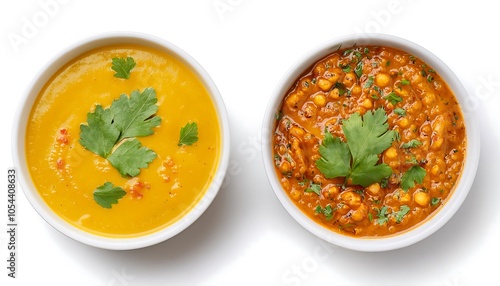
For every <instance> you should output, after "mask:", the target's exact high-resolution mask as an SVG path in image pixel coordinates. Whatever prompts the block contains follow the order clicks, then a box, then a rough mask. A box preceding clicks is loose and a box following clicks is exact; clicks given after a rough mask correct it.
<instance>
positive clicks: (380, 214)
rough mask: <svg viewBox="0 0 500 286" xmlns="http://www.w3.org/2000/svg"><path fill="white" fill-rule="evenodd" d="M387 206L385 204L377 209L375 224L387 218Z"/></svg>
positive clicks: (381, 223) (383, 222)
mask: <svg viewBox="0 0 500 286" xmlns="http://www.w3.org/2000/svg"><path fill="white" fill-rule="evenodd" d="M387 208H388V207H387V206H383V207H382V208H381V209H377V221H376V222H377V224H379V225H383V224H385V223H386V222H387V221H388V220H389V218H388V215H387Z"/></svg>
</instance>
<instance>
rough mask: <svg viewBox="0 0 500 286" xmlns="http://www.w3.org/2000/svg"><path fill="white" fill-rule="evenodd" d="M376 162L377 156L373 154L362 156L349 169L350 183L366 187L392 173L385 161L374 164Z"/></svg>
mask: <svg viewBox="0 0 500 286" xmlns="http://www.w3.org/2000/svg"><path fill="white" fill-rule="evenodd" d="M377 162H378V156H377V155H375V154H371V155H368V156H366V157H364V158H363V159H362V160H361V161H360V162H359V163H358V164H357V165H356V166H354V167H353V169H352V171H351V175H350V178H351V180H352V183H353V184H354V185H361V186H363V187H368V186H369V185H371V184H373V183H375V182H380V181H382V179H384V178H387V177H389V176H390V175H391V174H392V169H391V167H389V165H387V164H385V163H382V164H378V165H376V164H377Z"/></svg>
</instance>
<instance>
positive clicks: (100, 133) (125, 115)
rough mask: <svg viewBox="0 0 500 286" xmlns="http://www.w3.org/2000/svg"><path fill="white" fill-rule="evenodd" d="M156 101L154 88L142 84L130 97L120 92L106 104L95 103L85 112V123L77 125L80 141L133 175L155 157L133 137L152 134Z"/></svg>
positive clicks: (155, 123)
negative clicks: (141, 89)
mask: <svg viewBox="0 0 500 286" xmlns="http://www.w3.org/2000/svg"><path fill="white" fill-rule="evenodd" d="M156 102H157V98H156V92H155V90H154V89H153V88H146V89H145V90H144V91H143V92H142V93H140V92H139V91H133V92H132V93H131V95H130V97H128V96H127V95H124V94H122V95H121V96H120V98H119V99H117V100H115V101H113V103H112V104H111V107H110V108H106V109H104V108H103V107H102V106H101V105H97V106H96V108H95V110H94V112H89V113H88V114H87V124H82V125H80V140H79V142H80V144H81V145H82V146H83V147H84V148H86V149H87V150H89V151H91V152H93V153H95V154H97V155H99V156H101V157H103V158H105V159H107V160H108V161H109V162H110V163H111V165H113V167H115V168H116V169H117V170H118V171H119V172H120V174H121V175H122V176H124V177H125V176H132V177H134V176H137V175H138V174H139V172H140V171H139V169H140V168H146V167H147V166H148V164H149V163H151V161H153V160H154V159H155V158H156V153H154V152H153V151H152V150H150V149H148V148H145V147H141V144H140V142H139V141H138V140H137V139H135V137H141V136H148V135H151V134H153V133H154V131H153V128H154V127H156V126H158V125H160V123H161V118H160V117H158V116H156V115H155V113H156V111H157V110H158V106H157V105H156ZM124 139H127V140H124ZM128 139H130V140H128Z"/></svg>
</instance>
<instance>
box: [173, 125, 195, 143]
mask: <svg viewBox="0 0 500 286" xmlns="http://www.w3.org/2000/svg"><path fill="white" fill-rule="evenodd" d="M197 141H198V124H197V123H196V122H191V123H187V124H186V125H185V126H184V127H182V128H181V132H180V138H179V143H178V144H177V145H178V146H182V145H188V146H191V145H193V144H194V143H196V142H197Z"/></svg>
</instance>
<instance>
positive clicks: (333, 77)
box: [328, 68, 342, 83]
mask: <svg viewBox="0 0 500 286" xmlns="http://www.w3.org/2000/svg"><path fill="white" fill-rule="evenodd" d="M341 73H342V70H341V69H339V68H336V69H333V71H332V72H331V73H330V77H329V78H328V80H329V81H330V82H332V83H336V82H337V81H339V78H340V74H341Z"/></svg>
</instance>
